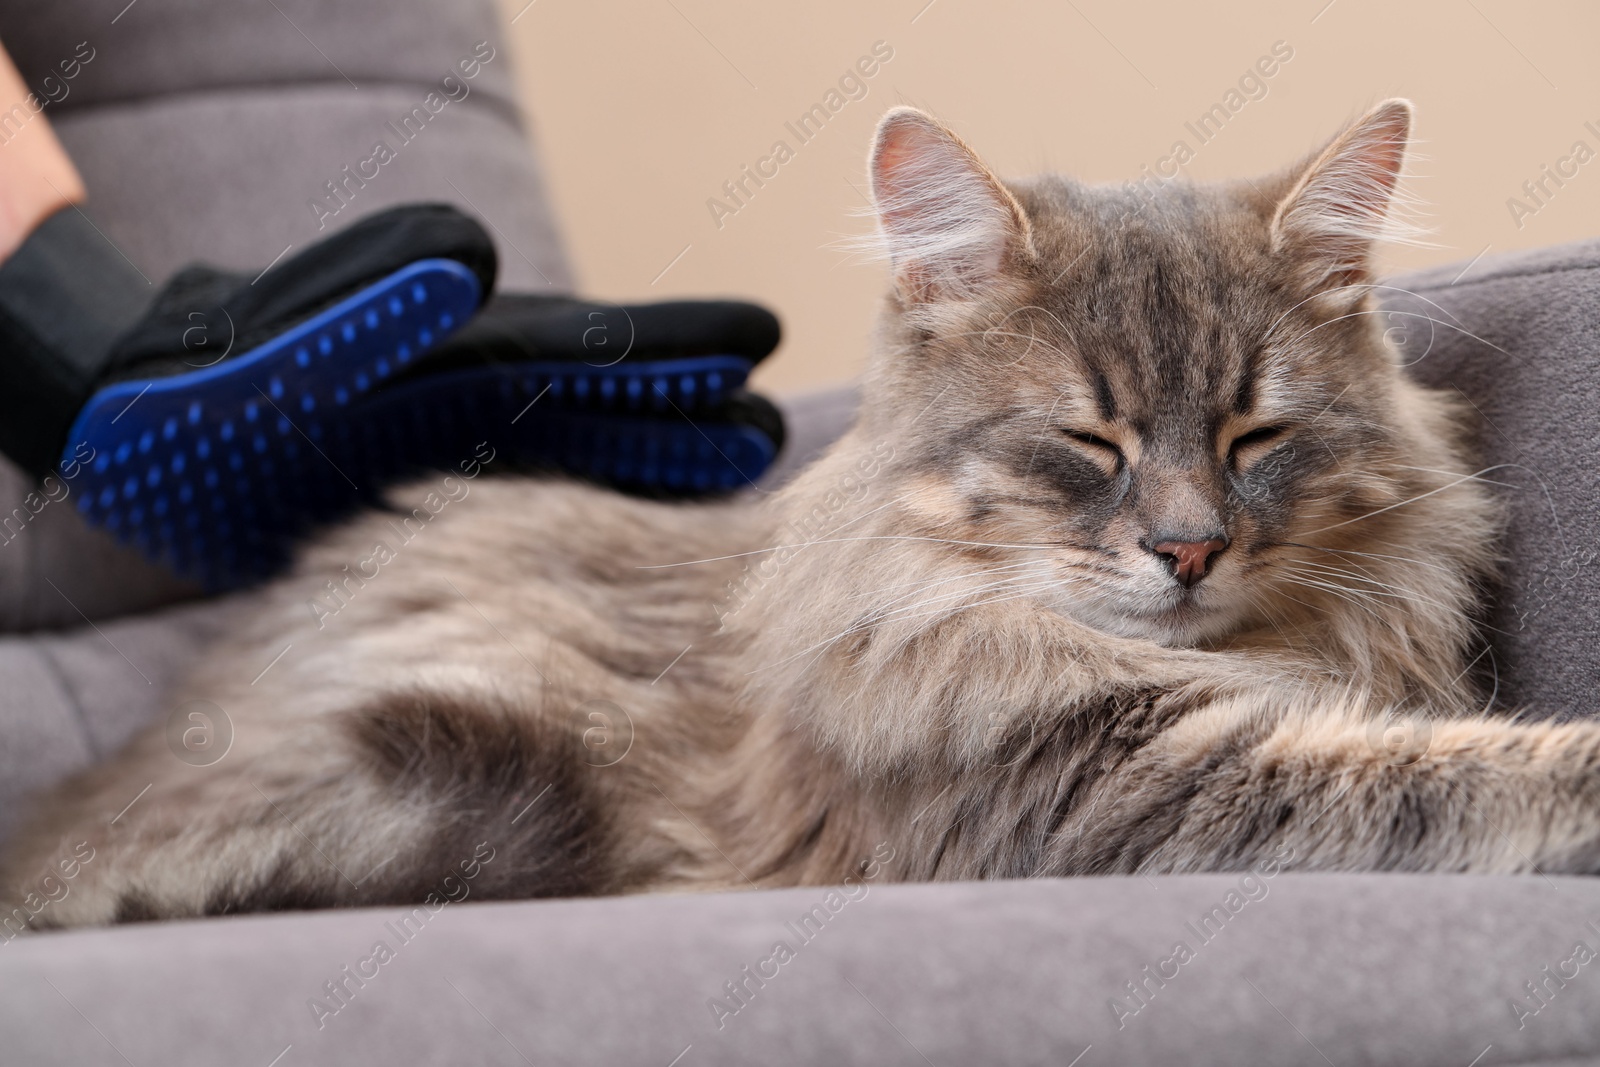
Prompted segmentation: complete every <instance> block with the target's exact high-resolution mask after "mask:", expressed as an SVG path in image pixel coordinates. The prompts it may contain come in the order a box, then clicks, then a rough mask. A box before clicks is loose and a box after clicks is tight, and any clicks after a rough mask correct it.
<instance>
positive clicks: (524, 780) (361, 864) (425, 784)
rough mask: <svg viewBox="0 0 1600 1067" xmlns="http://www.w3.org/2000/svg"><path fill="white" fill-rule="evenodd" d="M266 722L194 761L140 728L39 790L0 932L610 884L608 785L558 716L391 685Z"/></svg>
mask: <svg viewBox="0 0 1600 1067" xmlns="http://www.w3.org/2000/svg"><path fill="white" fill-rule="evenodd" d="M276 729H277V733H278V735H279V736H277V737H276V738H275V739H273V740H272V741H270V742H268V743H257V744H256V745H255V746H254V747H253V750H247V751H241V752H237V753H234V755H236V756H237V758H235V759H231V760H230V759H227V758H224V759H223V760H221V761H220V762H219V763H217V764H216V765H214V766H211V767H203V768H197V767H191V766H187V765H185V764H182V763H180V762H178V761H176V760H175V759H174V758H173V757H172V754H171V752H170V751H169V750H168V749H167V747H166V742H165V738H164V737H163V735H162V734H161V733H160V732H158V731H152V732H151V733H149V734H146V735H144V736H142V737H140V738H139V739H137V740H136V741H135V742H134V743H133V744H132V745H131V746H130V747H129V748H128V749H127V750H126V751H125V752H124V753H123V754H121V755H120V756H118V757H117V758H116V759H114V760H113V761H112V762H111V763H109V764H107V765H105V766H103V767H98V768H94V769H92V770H91V771H89V772H86V773H84V774H82V775H79V776H78V777H77V778H75V779H73V780H70V781H68V782H67V783H66V784H65V785H63V786H61V787H59V788H58V789H56V790H54V791H53V792H52V793H51V794H48V795H47V796H46V797H45V798H43V799H42V800H41V802H40V803H39V806H38V809H37V811H36V813H35V816H36V817H35V819H34V820H33V823H32V824H31V826H30V827H29V828H28V829H27V830H26V832H25V833H24V835H23V836H22V837H21V838H19V839H18V840H17V841H16V842H15V843H14V844H13V846H12V847H11V848H10V849H9V851H8V855H7V857H6V859H5V862H4V864H3V865H0V905H3V909H0V923H3V924H4V926H5V929H4V930H3V931H0V936H10V935H14V934H15V933H16V932H19V931H20V930H23V929H39V928H48V927H59V926H77V925H85V924H96V923H111V922H130V921H141V920H151V919H172V918H183V917H193V916H201V915H216V914H229V913H238V912H253V911H273V910H283V909H296V908H323V907H336V906H360V905H380V904H402V903H404V904H420V903H427V902H431V901H447V900H458V899H465V898H466V897H467V896H472V897H474V898H507V897H535V896H572V895H583V894H589V893H596V892H601V891H604V890H605V889H606V888H607V887H608V884H609V882H610V879H611V874H610V871H609V866H608V864H609V860H608V857H609V855H610V848H609V846H608V834H607V832H606V819H605V817H604V815H603V811H604V808H605V805H604V804H603V803H602V801H601V799H600V797H599V795H598V790H597V786H596V779H595V778H594V777H593V775H592V774H589V773H587V772H590V771H592V768H589V767H588V766H587V765H586V764H585V763H584V761H583V759H582V750H581V745H580V742H579V741H578V739H576V738H574V737H572V736H571V735H570V734H569V732H568V731H566V730H564V729H562V728H560V727H559V726H555V725H551V724H548V723H544V722H541V721H540V720H538V719H537V718H535V717H532V716H530V715H528V714H526V713H525V712H524V711H521V710H519V709H515V708H512V707H508V706H505V705H503V704H502V703H500V702H497V701H494V700H488V699H464V698H458V697H443V696H439V695H435V694H429V693H425V692H402V693H392V694H386V695H382V696H378V697H374V698H373V699H371V700H370V701H368V702H367V703H365V704H363V705H361V706H358V707H355V708H352V709H349V710H347V711H342V712H335V713H331V714H325V715H320V716H317V717H316V718H315V719H309V720H302V721H301V722H298V723H295V724H294V725H293V726H292V727H289V728H284V727H282V726H279V727H277V728H276ZM85 856H87V857H88V858H87V859H85V858H84V857H85ZM64 861H65V862H68V863H73V864H74V866H73V868H72V869H73V876H72V877H71V878H70V879H64V878H63V877H62V875H63V874H64V872H65V871H66V870H67V869H68V868H67V867H65V866H62V864H63V862H64ZM46 878H49V879H51V881H49V882H48V883H45V882H44V881H43V880H44V879H46ZM46 885H47V886H48V889H43V888H41V886H46Z"/></svg>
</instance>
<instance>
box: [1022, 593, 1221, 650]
mask: <svg viewBox="0 0 1600 1067" xmlns="http://www.w3.org/2000/svg"><path fill="white" fill-rule="evenodd" d="M1051 607H1052V608H1053V609H1054V610H1055V611H1056V612H1058V613H1059V614H1062V615H1065V616H1067V617H1068V618H1070V619H1074V620H1076V621H1078V622H1081V623H1083V624H1084V625H1086V626H1092V627H1094V628H1095V629H1096V630H1100V631H1101V632H1103V633H1107V634H1111V635H1112V636H1115V637H1132V638H1137V639H1141V640H1145V641H1153V642H1155V643H1156V644H1158V645H1165V646H1167V647H1168V648H1188V647H1192V646H1196V645H1204V644H1209V643H1211V642H1213V641H1217V640H1219V639H1221V638H1223V637H1226V636H1228V635H1229V634H1231V633H1234V632H1235V631H1237V630H1238V629H1239V628H1240V626H1241V625H1243V623H1244V622H1245V619H1244V615H1245V613H1244V612H1243V611H1242V610H1239V609H1237V608H1234V607H1232V606H1224V607H1218V606H1212V605H1201V604H1199V603H1197V602H1196V601H1195V600H1194V599H1193V598H1187V597H1186V598H1184V599H1182V600H1179V601H1177V602H1175V603H1171V604H1167V605H1163V606H1161V607H1159V608H1156V609H1153V610H1150V611H1147V612H1130V611H1128V610H1127V608H1126V606H1121V607H1117V606H1113V605H1111V604H1106V603H1095V602H1083V601H1074V600H1063V601H1061V602H1058V603H1056V604H1052V605H1051Z"/></svg>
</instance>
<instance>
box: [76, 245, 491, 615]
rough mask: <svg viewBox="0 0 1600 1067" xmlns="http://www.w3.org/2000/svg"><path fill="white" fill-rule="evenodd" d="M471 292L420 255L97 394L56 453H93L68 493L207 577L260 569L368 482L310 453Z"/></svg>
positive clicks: (457, 276) (232, 580)
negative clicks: (219, 355)
mask: <svg viewBox="0 0 1600 1067" xmlns="http://www.w3.org/2000/svg"><path fill="white" fill-rule="evenodd" d="M482 298H483V294H482V293H481V292H480V286H479V283H478V279H477V277H476V276H475V275H474V274H473V273H472V272H471V271H470V270H468V269H467V268H466V267H464V266H462V265H461V264H459V263H456V262H454V261H451V260H444V259H433V260H420V261H418V262H416V263H412V264H410V265H409V266H407V267H405V268H404V269H402V270H400V271H397V272H395V273H394V274H392V275H390V276H389V277H387V278H385V279H383V280H381V281H379V282H377V283H375V284H373V285H371V286H368V287H367V288H365V289H363V290H361V291H360V292H358V293H355V294H354V295H352V296H350V297H347V298H346V299H344V300H342V301H340V302H339V303H337V304H335V305H334V306H332V307H330V308H328V309H327V310H326V311H323V312H321V313H319V314H317V315H316V316H314V317H312V318H310V319H307V320H306V321H304V322H302V323H300V324H299V325H297V326H295V327H292V328H291V329H289V330H287V331H285V332H284V333H283V334H281V335H279V336H278V337H275V338H273V339H272V340H271V341H268V342H267V343H265V344H262V345H259V346H257V347H256V348H254V349H252V350H250V351H249V352H246V353H244V354H242V355H239V356H237V357H233V358H230V359H225V360H223V361H222V362H220V363H217V364H215V365H214V366H209V367H205V368H202V369H197V370H194V371H191V372H187V373H183V374H178V375H173V376H170V377H163V378H155V379H149V380H143V381H141V380H131V381H124V382H118V383H117V384H115V385H111V386H108V387H106V388H105V389H102V390H101V391H100V392H98V393H96V394H95V395H94V397H93V398H91V399H90V401H89V403H88V404H86V405H85V406H84V409H83V411H82V412H80V413H79V415H78V418H77V420H76V421H75V422H74V424H73V427H72V432H71V434H70V435H69V436H68V438H67V447H66V452H65V455H64V457H63V463H66V462H68V461H70V460H71V459H73V458H75V456H76V455H78V454H79V453H78V450H79V448H80V446H81V445H82V444H85V443H86V444H88V445H89V446H90V447H91V448H93V449H94V458H93V459H92V460H90V461H89V462H88V463H86V464H85V469H84V472H83V474H82V475H80V477H81V478H82V479H83V480H82V481H81V482H80V483H79V484H78V486H77V487H76V488H78V489H79V490H80V494H79V497H78V504H77V506H78V510H79V512H80V513H82V515H83V517H84V518H85V519H86V520H87V521H88V522H89V523H90V524H91V525H95V526H99V527H103V528H104V529H106V530H108V531H109V532H111V533H112V534H113V535H115V536H116V537H117V538H118V539H119V540H121V541H123V542H125V543H130V544H133V545H135V546H137V547H138V548H140V549H141V550H143V551H144V552H145V554H146V555H148V556H151V557H152V558H155V559H158V560H161V561H164V562H166V563H167V564H168V565H169V566H171V567H172V568H173V569H174V570H176V571H178V572H179V573H180V574H184V575H187V576H191V577H194V578H197V579H199V580H201V581H203V582H205V583H206V584H208V585H211V586H213V587H222V586H227V585H232V584H236V583H237V581H238V580H240V579H242V578H246V577H251V576H255V575H259V574H261V573H264V572H265V570H266V569H268V568H270V566H271V565H273V564H274V563H276V562H277V561H278V560H280V559H281V558H283V555H284V553H285V552H286V545H287V544H288V541H289V539H290V538H292V537H293V536H294V535H295V534H296V533H298V532H299V531H300V530H301V529H303V528H304V527H305V526H306V525H308V524H309V523H310V522H312V521H315V520H316V519H318V518H321V517H325V516H328V515H332V514H337V513H338V512H339V511H342V510H344V509H346V508H348V507H349V506H351V505H352V504H353V503H354V502H355V501H356V500H357V499H359V497H360V495H361V494H362V493H364V492H365V491H366V489H367V485H366V483H370V482H371V481H372V477H371V472H369V471H367V470H365V469H363V468H361V467H360V466H357V465H354V464H352V463H351V462H350V461H349V460H348V459H347V460H346V461H345V462H344V463H341V464H339V466H338V467H337V468H336V467H335V466H334V465H333V464H331V463H329V462H328V461H327V460H326V459H325V458H323V456H322V455H320V454H319V452H320V451H321V450H323V449H325V448H326V441H327V440H328V438H329V436H330V428H331V427H335V426H339V425H341V424H342V423H343V422H344V421H345V420H346V419H347V418H348V414H349V412H351V411H353V410H354V409H355V408H356V407H357V406H358V404H357V401H358V400H359V399H360V398H361V397H362V395H363V394H365V393H368V392H370V391H372V390H374V389H375V388H376V387H377V386H378V385H379V384H380V383H382V382H383V381H384V380H385V379H386V378H388V377H390V376H391V375H393V374H396V373H398V372H399V370H400V369H401V368H403V367H405V366H406V365H407V364H408V363H410V362H411V361H412V360H413V359H415V358H417V357H418V356H419V355H420V354H421V353H422V352H424V351H425V350H427V349H428V348H429V347H431V346H432V345H434V344H435V343H437V342H438V341H439V340H440V339H442V338H443V337H445V336H446V335H447V334H449V333H450V332H452V331H453V330H455V329H457V328H459V327H460V326H461V325H463V324H464V323H465V322H466V321H467V320H468V319H469V318H470V317H471V316H472V315H473V313H474V312H475V311H476V310H477V308H478V305H479V304H480V302H481V301H482ZM311 460H315V462H310V461H311Z"/></svg>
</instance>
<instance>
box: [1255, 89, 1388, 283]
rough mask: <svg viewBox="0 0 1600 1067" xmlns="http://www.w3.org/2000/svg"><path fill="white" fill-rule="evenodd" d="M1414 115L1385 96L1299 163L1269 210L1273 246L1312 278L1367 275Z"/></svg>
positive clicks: (1351, 279) (1353, 279) (1345, 279)
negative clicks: (1272, 210)
mask: <svg viewBox="0 0 1600 1067" xmlns="http://www.w3.org/2000/svg"><path fill="white" fill-rule="evenodd" d="M1411 121H1412V107H1411V102H1410V101H1409V100H1399V99H1395V100H1385V101H1384V102H1383V103H1381V104H1379V105H1378V106H1377V107H1375V108H1373V109H1372V110H1371V111H1369V112H1367V114H1365V115H1363V116H1362V117H1361V118H1360V119H1358V120H1356V122H1354V123H1353V124H1352V125H1351V126H1350V128H1349V129H1347V130H1345V131H1344V132H1343V133H1341V134H1340V135H1339V136H1337V137H1335V138H1334V139H1333V141H1332V142H1331V143H1330V144H1329V145H1328V146H1327V147H1326V148H1324V149H1323V150H1322V151H1321V152H1320V153H1318V154H1317V155H1316V156H1315V157H1314V158H1313V159H1312V160H1311V161H1310V162H1309V163H1308V164H1306V165H1305V166H1304V167H1303V168H1301V169H1300V171H1299V174H1298V176H1297V177H1294V178H1292V179H1291V184H1290V187H1289V191H1288V193H1287V194H1286V195H1285V196H1284V197H1283V198H1282V199H1281V200H1280V201H1279V202H1278V207H1277V212H1276V214H1275V215H1274V216H1273V219H1272V245H1273V249H1274V250H1276V251H1284V250H1288V251H1289V252H1291V253H1292V254H1294V255H1295V256H1296V258H1297V259H1299V260H1300V261H1301V262H1302V263H1303V264H1304V265H1305V267H1306V268H1307V273H1308V274H1310V275H1311V276H1312V278H1313V280H1314V281H1316V282H1323V281H1325V280H1326V281H1332V282H1333V284H1335V285H1359V284H1361V283H1363V282H1365V281H1368V280H1369V278H1370V274H1369V264H1370V260H1371V256H1372V246H1373V244H1374V243H1375V242H1377V241H1378V240H1380V239H1382V238H1384V237H1386V236H1389V234H1390V222H1389V210H1390V205H1391V202H1392V201H1393V199H1394V193H1395V187H1396V186H1397V185H1398V184H1399V181H1400V172H1401V168H1402V167H1403V165H1404V163H1405V155H1406V146H1407V144H1408V143H1409V141H1410V139H1411Z"/></svg>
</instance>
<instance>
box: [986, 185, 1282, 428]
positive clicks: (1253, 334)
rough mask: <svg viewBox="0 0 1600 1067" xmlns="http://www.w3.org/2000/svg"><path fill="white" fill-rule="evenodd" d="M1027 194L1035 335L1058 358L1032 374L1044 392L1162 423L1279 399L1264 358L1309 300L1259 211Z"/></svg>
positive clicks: (1187, 198) (1190, 193)
mask: <svg viewBox="0 0 1600 1067" xmlns="http://www.w3.org/2000/svg"><path fill="white" fill-rule="evenodd" d="M1015 191H1016V193H1017V195H1018V199H1019V201H1020V202H1021V203H1022V205H1023V207H1024V210H1025V211H1026V212H1027V214H1028V217H1029V221H1030V223H1031V225H1032V228H1033V239H1034V246H1035V250H1036V254H1037V256H1038V267H1039V269H1038V272H1037V274H1036V278H1037V284H1036V288H1035V290H1034V292H1033V293H1032V294H1031V295H1030V298H1029V299H1030V300H1031V301H1032V302H1033V303H1034V306H1036V307H1037V309H1038V311H1039V312H1040V313H1039V314H1037V315H1035V316H1033V317H1032V319H1030V327H1029V329H1030V331H1031V332H1033V333H1043V334H1045V335H1047V336H1045V337H1041V338H1040V340H1041V341H1043V342H1044V343H1043V344H1042V345H1041V348H1043V349H1046V350H1051V351H1053V352H1054V353H1055V354H1056V358H1055V359H1054V360H1053V361H1052V360H1041V361H1038V362H1037V363H1036V364H1035V365H1034V367H1033V370H1034V372H1035V375H1036V377H1037V379H1038V380H1037V381H1036V382H1035V383H1034V384H1035V385H1036V386H1037V387H1039V388H1044V389H1053V390H1056V391H1057V392H1058V393H1064V394H1065V395H1066V396H1067V398H1068V401H1069V402H1071V403H1072V404H1074V405H1075V406H1076V407H1078V408H1080V409H1082V408H1087V407H1092V408H1093V409H1094V411H1095V412H1097V413H1098V414H1100V415H1101V417H1104V418H1113V417H1114V418H1118V419H1123V420H1127V421H1132V422H1139V423H1150V424H1152V425H1158V426H1159V425H1168V426H1170V425H1174V424H1175V423H1178V422H1182V423H1187V422H1190V421H1193V420H1194V419H1196V418H1203V419H1215V418H1217V417H1221V416H1225V415H1226V414H1228V413H1230V412H1238V413H1244V412H1247V411H1249V410H1251V409H1252V408H1253V407H1255V406H1256V405H1257V404H1258V402H1259V401H1260V400H1261V399H1262V397H1261V396H1260V393H1261V390H1263V389H1270V388H1272V386H1273V380H1272V376H1270V375H1263V373H1262V372H1263V369H1264V362H1263V358H1262V357H1263V355H1264V354H1265V352H1266V351H1267V349H1268V348H1269V338H1270V336H1271V335H1272V333H1273V331H1274V329H1275V327H1276V326H1277V325H1278V324H1279V323H1280V322H1281V320H1282V318H1283V316H1284V313H1285V312H1286V311H1289V310H1291V309H1293V307H1294V306H1295V303H1296V302H1297V300H1298V297H1297V296H1296V294H1294V293H1293V292H1292V291H1290V290H1289V289H1288V288H1287V287H1286V286H1285V284H1284V283H1283V280H1282V278H1281V276H1280V275H1281V271H1280V270H1279V269H1278V265H1277V264H1276V262H1275V260H1274V259H1273V257H1272V255H1271V253H1270V250H1269V246H1268V241H1267V236H1266V227H1265V223H1264V222H1263V221H1262V220H1260V219H1259V217H1258V216H1256V215H1254V214H1253V213H1252V212H1251V210H1250V208H1249V205H1248V204H1246V203H1242V202H1241V201H1240V200H1238V199H1237V198H1234V197H1231V196H1229V195H1228V194H1227V193H1226V192H1225V191H1218V190H1216V189H1213V188H1210V187H1199V186H1179V185H1174V186H1172V187H1171V188H1167V189H1163V190H1162V191H1161V194H1160V195H1159V196H1152V195H1149V194H1148V193H1146V192H1144V191H1141V190H1140V189H1138V188H1134V187H1109V188H1094V187H1087V186H1083V185H1080V184H1078V183H1076V182H1073V181H1070V180H1068V179H1063V178H1045V179H1037V180H1035V181H1034V182H1031V183H1028V184H1025V185H1019V186H1018V187H1017V188H1016V190H1015Z"/></svg>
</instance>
